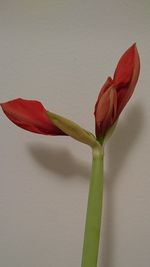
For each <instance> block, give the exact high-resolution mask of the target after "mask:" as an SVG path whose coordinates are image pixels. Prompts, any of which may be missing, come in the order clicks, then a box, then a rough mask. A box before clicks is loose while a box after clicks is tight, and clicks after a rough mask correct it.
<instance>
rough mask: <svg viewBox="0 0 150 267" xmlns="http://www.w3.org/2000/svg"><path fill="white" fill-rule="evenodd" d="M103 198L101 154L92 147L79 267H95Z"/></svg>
mask: <svg viewBox="0 0 150 267" xmlns="http://www.w3.org/2000/svg"><path fill="white" fill-rule="evenodd" d="M102 198H103V154H102V151H101V150H100V149H98V148H95V149H93V162H92V175H91V182H90V189H89V198H88V207H87V214H86V224H85V234H84V244H83V254H82V265H81V267H96V266H97V258H98V250H99V240H100V228H101V214H102Z"/></svg>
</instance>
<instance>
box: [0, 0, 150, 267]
mask: <svg viewBox="0 0 150 267" xmlns="http://www.w3.org/2000/svg"><path fill="white" fill-rule="evenodd" d="M149 29H150V4H149V1H148V0H147V1H146V0H144V1H140V0H131V1H128V0H124V1H119V0H116V1H108V0H105V1H100V0H93V1H90V0H85V1H84V0H82V1H81V0H76V1H74V0H53V1H52V0H49V1H48V0H42V1H41V0H36V1H35V0H26V1H25V0H22V1H19V0H18V1H17V0H13V1H11V0H1V1H0V101H1V102H3V101H7V100H10V99H13V98H17V97H22V98H28V99H38V100H40V101H41V102H42V103H43V104H44V105H45V107H47V109H49V110H51V111H54V112H57V113H59V114H62V115H64V116H67V117H69V118H71V119H73V120H75V121H76V122H78V123H79V124H81V125H82V126H83V127H85V128H87V129H89V130H91V131H94V117H93V107H94V104H95V102H96V98H97V95H98V92H99V88H100V87H101V85H102V84H103V82H104V81H105V79H106V77H107V76H108V75H112V74H113V71H114V68H115V66H116V63H117V61H118V59H119V57H120V56H121V55H122V53H123V52H124V51H125V50H126V49H127V48H128V47H129V46H130V45H131V44H132V43H133V42H137V46H138V49H139V53H140V57H141V75H140V80H139V82H138V86H137V88H136V91H135V94H134V96H133V98H132V100H131V101H130V103H129V104H128V107H127V108H126V109H125V110H124V112H123V114H122V115H121V117H120V121H119V125H118V127H117V130H116V132H115V134H114V135H113V137H112V139H111V141H109V143H108V145H107V149H106V152H105V155H106V156H105V172H106V174H105V185H104V187H105V190H104V208H103V226H102V242H101V247H102V250H101V265H98V266H101V267H102V266H103V267H120V266H121V267H127V266H132V267H141V266H142V267H148V266H149V262H150V253H149V251H150V230H149V224H150V209H149V204H150V164H149V155H150V134H149V133H150V123H149V121H150V72H149V71H150V34H149ZM0 118H1V127H0V131H1V134H0V136H1V138H0V170H1V175H0V266H2V267H27V266H28V267H33V266H35V267H41V266H44V267H48V266H50V267H59V266H61V267H66V266H72V267H77V266H80V261H81V251H82V241H83V230H84V221H85V212H86V204H87V196H88V185H89V176H90V167H91V151H90V149H89V148H88V147H86V146H84V145H82V144H79V143H77V142H75V141H74V140H72V139H71V138H67V137H46V136H40V135H36V134H32V133H29V132H26V131H23V130H22V129H19V128H17V127H16V126H15V125H13V124H11V123H10V122H9V121H8V119H7V118H6V117H5V116H4V114H3V113H2V112H1V113H0Z"/></svg>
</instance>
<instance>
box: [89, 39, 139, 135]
mask: <svg viewBox="0 0 150 267" xmlns="http://www.w3.org/2000/svg"><path fill="white" fill-rule="evenodd" d="M139 71H140V60H139V55H138V51H137V48H136V45H135V44H133V45H132V46H131V47H130V48H129V49H128V50H127V51H126V52H125V53H124V54H123V56H122V57H121V58H120V60H119V62H118V65H117V67H116V70H115V73H114V77H113V79H111V78H110V77H109V78H108V79H107V80H106V82H105V84H104V85H103V87H102V89H101V91H100V93H99V96H98V99H97V102H96V105H95V112H94V114H95V124H96V126H95V128H96V136H97V138H104V137H105V135H106V133H107V131H108V130H109V129H110V128H111V127H112V125H113V124H114V123H115V122H116V121H117V119H118V117H119V115H120V113H121V111H122V110H123V108H124V107H125V105H126V104H127V102H128V101H129V99H130V97H131V95H132V94H133V91H134V88H135V85H136V83H137V80H138V77H139Z"/></svg>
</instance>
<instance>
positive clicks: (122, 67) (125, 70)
mask: <svg viewBox="0 0 150 267" xmlns="http://www.w3.org/2000/svg"><path fill="white" fill-rule="evenodd" d="M135 48H136V45H135V44H134V45H132V46H131V47H130V48H128V50H127V51H126V52H125V53H124V54H123V56H122V57H121V58H120V60H119V62H118V65H117V67H116V70H115V73H114V79H113V81H114V84H115V86H116V87H118V86H125V85H127V84H128V83H129V82H130V81H131V78H132V74H133V69H134V57H135Z"/></svg>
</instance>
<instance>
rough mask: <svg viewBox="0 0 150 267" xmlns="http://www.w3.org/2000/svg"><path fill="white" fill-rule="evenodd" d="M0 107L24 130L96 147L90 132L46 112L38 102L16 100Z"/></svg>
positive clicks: (95, 141) (96, 143)
mask: <svg viewBox="0 0 150 267" xmlns="http://www.w3.org/2000/svg"><path fill="white" fill-rule="evenodd" d="M0 105H1V107H2V109H3V111H4V113H5V114H6V116H7V117H8V118H9V119H10V120H11V121H12V122H13V123H15V124H16V125H17V126H19V127H21V128H23V129H25V130H28V131H30V132H34V133H38V134H44V135H69V136H71V137H72V138H74V139H76V140H78V141H80V142H82V143H84V144H87V145H89V146H91V147H95V146H97V145H98V142H97V140H96V138H95V136H94V135H92V134H91V133H90V132H88V131H86V130H85V129H83V128H82V127H80V126H79V125H78V124H76V123H75V122H73V121H71V120H68V119H66V118H64V117H62V116H60V115H57V114H54V113H52V112H49V111H47V110H46V109H45V108H44V107H43V105H42V104H41V103H40V102H39V101H36V100H25V99H21V98H18V99H14V100H12V101H8V102H6V103H2V104H0Z"/></svg>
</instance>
